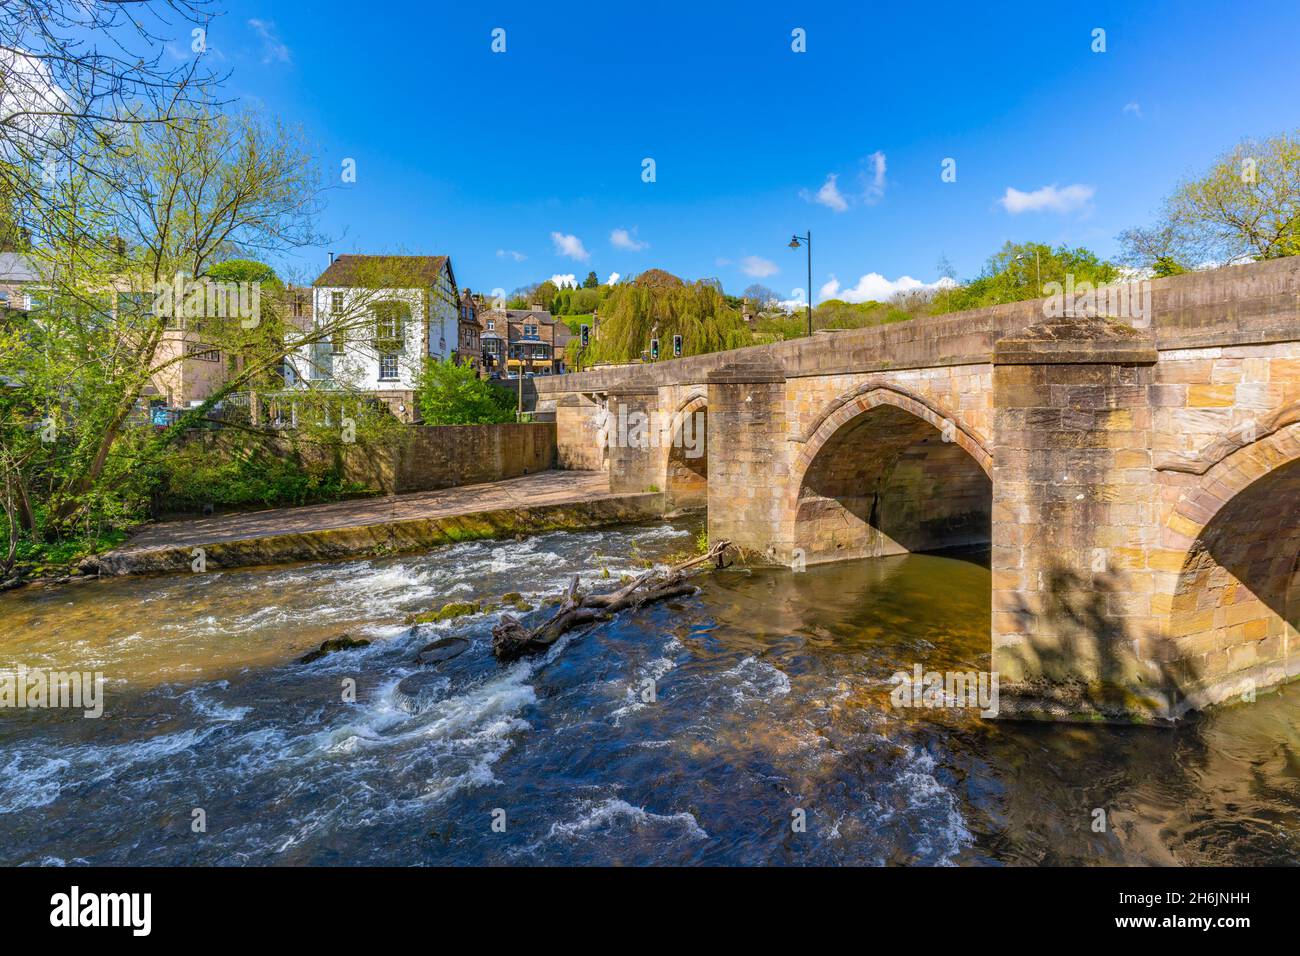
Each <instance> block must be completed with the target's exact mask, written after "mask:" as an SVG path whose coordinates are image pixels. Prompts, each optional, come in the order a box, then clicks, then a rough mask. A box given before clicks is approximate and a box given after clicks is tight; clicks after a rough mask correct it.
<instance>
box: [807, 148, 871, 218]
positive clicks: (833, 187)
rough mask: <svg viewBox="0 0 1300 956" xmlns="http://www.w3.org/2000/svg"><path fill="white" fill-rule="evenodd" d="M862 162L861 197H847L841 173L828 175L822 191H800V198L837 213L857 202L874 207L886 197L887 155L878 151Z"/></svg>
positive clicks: (859, 175)
mask: <svg viewBox="0 0 1300 956" xmlns="http://www.w3.org/2000/svg"><path fill="white" fill-rule="evenodd" d="M862 162H863V169H862V171H861V172H860V173H859V174H858V178H859V180H860V181H861V183H862V194H861V196H853V197H849V196H845V195H844V193H843V191H842V190H841V189H840V183H839V178H840V177H839V173H827V174H826V182H824V183H822V185H821V188H820V189H818V190H817V191H816V192H815V193H812V192H809V191H808V190H806V189H801V190H799V195H800V197H801V198H802V199H803V200H804V201H805V202H814V203H817V204H818V205H820V206H825V207H826V208H827V209H831V210H833V211H835V212H847V211H848V208H849V207H850V206H851V205H853V204H854V203H855V202H861V203H862V204H863V205H867V206H874V205H875V204H876V203H878V202H880V200H881V199H882V198H884V195H885V171H886V169H887V167H886V163H885V154H884V153H882V152H881V151H880V150H876V151H875V152H874V153H872V154H871V155H870V156H868V157H866V159H864V160H863V161H862Z"/></svg>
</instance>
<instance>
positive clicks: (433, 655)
mask: <svg viewBox="0 0 1300 956" xmlns="http://www.w3.org/2000/svg"><path fill="white" fill-rule="evenodd" d="M468 647H469V641H467V640H465V638H463V637H444V638H443V639H442V640H440V641H434V642H433V643H432V644H425V645H424V647H422V648H420V652H419V653H418V654H417V655H416V656H415V659H416V660H417V661H418V662H419V663H421V664H441V663H442V662H443V661H449V660H451V659H452V658H453V657H459V656H460V655H461V654H463V653H465V650H466V648H468Z"/></svg>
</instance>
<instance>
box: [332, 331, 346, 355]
mask: <svg viewBox="0 0 1300 956" xmlns="http://www.w3.org/2000/svg"><path fill="white" fill-rule="evenodd" d="M346 344H347V336H346V335H345V334H344V333H342V332H337V331H336V332H335V333H334V334H333V335H331V336H330V354H331V355H342V354H343V350H344V346H345V345H346Z"/></svg>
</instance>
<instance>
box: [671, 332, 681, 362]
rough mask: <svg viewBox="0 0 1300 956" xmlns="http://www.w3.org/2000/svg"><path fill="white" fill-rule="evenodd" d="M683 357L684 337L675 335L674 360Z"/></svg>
mask: <svg viewBox="0 0 1300 956" xmlns="http://www.w3.org/2000/svg"><path fill="white" fill-rule="evenodd" d="M681 357H682V337H681V336H680V335H674V336H673V358H681Z"/></svg>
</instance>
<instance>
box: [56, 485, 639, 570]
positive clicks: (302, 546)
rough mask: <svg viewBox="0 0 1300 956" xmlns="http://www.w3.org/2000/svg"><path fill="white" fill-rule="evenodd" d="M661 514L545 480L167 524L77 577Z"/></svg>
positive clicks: (229, 564) (85, 565)
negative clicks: (86, 574)
mask: <svg viewBox="0 0 1300 956" xmlns="http://www.w3.org/2000/svg"><path fill="white" fill-rule="evenodd" d="M662 513H663V496H662V495H661V494H659V493H656V492H650V493H641V494H611V493H610V491H609V481H608V477H607V476H606V475H605V474H604V473H603V472H591V471H546V472H541V473H538V474H535V475H526V476H524V477H521V478H512V479H507V480H504V481H496V482H489V483H486V484H479V485H465V486H462V487H459V488H449V489H445V490H442V491H433V492H420V493H416V494H408V495H390V496H387V497H384V498H369V499H363V500H354V501H345V502H335V503H332V504H325V505H311V506H307V507H301V508H277V509H271V510H267V511H258V512H251V513H246V514H238V515H223V516H220V517H214V518H205V519H200V520H192V521H175V522H164V523H160V524H156V525H150V526H147V527H145V528H144V529H142V530H141V531H140V532H138V533H137V534H135V535H133V536H132V537H131V538H130V539H129V540H128V541H127V542H126V543H125V544H124V545H122V546H121V547H119V548H116V549H114V550H112V551H109V552H107V553H105V554H102V555H96V556H93V557H90V558H87V559H86V560H85V561H83V562H82V565H81V569H82V571H83V572H84V573H89V574H108V575H124V574H148V573H166V572H177V571H191V570H195V569H196V568H197V567H201V568H202V569H203V570H210V569H227V570H228V569H231V568H241V567H253V566H257V565H265V564H286V563H292V562H298V561H336V560H344V559H348V558H358V557H375V556H380V555H386V554H403V553H408V552H415V551H422V550H427V549H429V548H434V547H439V546H441V545H446V544H454V543H457V542H462V541H473V540H479V539H490V538H508V537H513V536H515V535H521V534H539V533H542V532H548V531H573V530H579V529H584V528H598V527H603V526H606V525H615V524H624V523H629V522H637V521H644V520H646V519H648V518H653V517H657V516H659V515H661V514H662ZM196 562H199V564H198V565H196Z"/></svg>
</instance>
